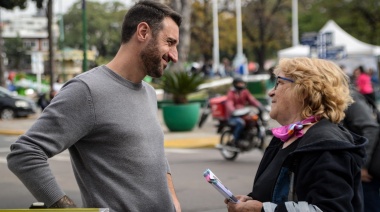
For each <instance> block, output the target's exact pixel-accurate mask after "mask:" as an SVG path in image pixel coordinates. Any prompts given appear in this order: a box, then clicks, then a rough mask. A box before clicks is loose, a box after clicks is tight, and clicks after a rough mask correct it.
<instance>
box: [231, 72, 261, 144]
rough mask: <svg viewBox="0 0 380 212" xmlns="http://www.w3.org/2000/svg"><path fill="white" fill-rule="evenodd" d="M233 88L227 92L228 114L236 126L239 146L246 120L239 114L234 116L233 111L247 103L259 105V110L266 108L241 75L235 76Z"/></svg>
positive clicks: (235, 130) (234, 133)
mask: <svg viewBox="0 0 380 212" xmlns="http://www.w3.org/2000/svg"><path fill="white" fill-rule="evenodd" d="M232 85H233V88H232V89H230V90H229V91H228V93H227V101H226V110H227V116H228V117H229V119H228V122H229V124H231V125H233V126H235V128H234V132H233V135H234V141H235V145H236V146H237V147H239V145H240V141H239V139H240V134H241V132H242V131H243V129H244V127H245V120H244V119H243V118H242V117H239V116H233V115H232V114H233V112H234V111H235V110H237V109H241V108H244V107H246V106H247V105H252V106H255V107H257V108H258V109H259V110H265V109H264V107H263V106H262V104H261V103H260V102H259V101H258V100H257V99H256V98H255V97H254V96H252V94H251V93H250V92H249V90H248V89H247V88H246V87H245V82H244V80H243V79H242V78H240V77H235V78H234V79H233V81H232Z"/></svg>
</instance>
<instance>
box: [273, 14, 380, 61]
mask: <svg viewBox="0 0 380 212" xmlns="http://www.w3.org/2000/svg"><path fill="white" fill-rule="evenodd" d="M326 32H331V33H332V44H333V46H344V47H345V50H346V54H347V56H348V57H350V56H354V57H355V56H380V46H375V45H371V44H368V43H364V42H362V41H360V40H358V39H356V38H354V37H352V36H351V35H350V34H348V33H347V32H346V31H344V30H343V29H342V28H340V27H339V26H338V24H336V23H335V21H333V20H329V21H328V22H327V23H326V24H325V25H324V26H323V27H322V29H321V30H320V31H319V33H320V34H322V33H326ZM277 54H278V58H284V57H289V58H291V57H308V56H310V48H309V46H306V45H298V46H293V47H290V48H286V49H282V50H280V51H278V53H277Z"/></svg>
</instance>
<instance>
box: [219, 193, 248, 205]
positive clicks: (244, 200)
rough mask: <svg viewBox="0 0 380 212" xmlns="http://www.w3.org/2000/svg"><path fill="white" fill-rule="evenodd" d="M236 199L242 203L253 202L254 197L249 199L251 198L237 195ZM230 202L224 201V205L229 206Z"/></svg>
mask: <svg viewBox="0 0 380 212" xmlns="http://www.w3.org/2000/svg"><path fill="white" fill-rule="evenodd" d="M235 197H236V199H238V200H239V201H240V202H246V201H248V200H252V197H249V196H246V195H237V196H235ZM228 202H229V200H228V199H224V203H225V204H228Z"/></svg>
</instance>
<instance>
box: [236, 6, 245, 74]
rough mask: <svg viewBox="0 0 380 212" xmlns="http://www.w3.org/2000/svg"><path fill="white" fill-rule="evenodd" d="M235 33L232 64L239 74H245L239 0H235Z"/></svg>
mask: <svg viewBox="0 0 380 212" xmlns="http://www.w3.org/2000/svg"><path fill="white" fill-rule="evenodd" d="M235 4H236V30H237V31H236V34H237V53H236V55H235V58H234V60H233V64H234V67H235V69H237V72H238V73H239V74H241V75H247V74H248V70H247V58H246V57H245V55H244V53H243V33H242V31H243V30H242V21H241V0H236V1H235Z"/></svg>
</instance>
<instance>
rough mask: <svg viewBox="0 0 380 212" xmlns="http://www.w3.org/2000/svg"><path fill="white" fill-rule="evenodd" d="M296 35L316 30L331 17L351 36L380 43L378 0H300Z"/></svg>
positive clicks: (379, 8) (374, 43)
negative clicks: (298, 30) (298, 29)
mask: <svg viewBox="0 0 380 212" xmlns="http://www.w3.org/2000/svg"><path fill="white" fill-rule="evenodd" d="M299 6H300V7H299V26H300V34H301V35H302V33H304V32H312V31H314V32H316V31H318V30H319V29H320V28H321V27H322V26H323V25H324V24H325V23H326V22H327V21H328V20H330V19H333V20H334V21H335V22H336V23H337V24H338V25H339V26H340V27H342V28H343V29H344V30H345V31H347V32H348V33H349V34H351V35H352V36H354V37H355V38H357V39H359V40H361V41H363V42H366V43H370V44H373V45H380V2H379V0H366V1H362V0H350V1H348V0H336V1H330V0H300V4H299Z"/></svg>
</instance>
